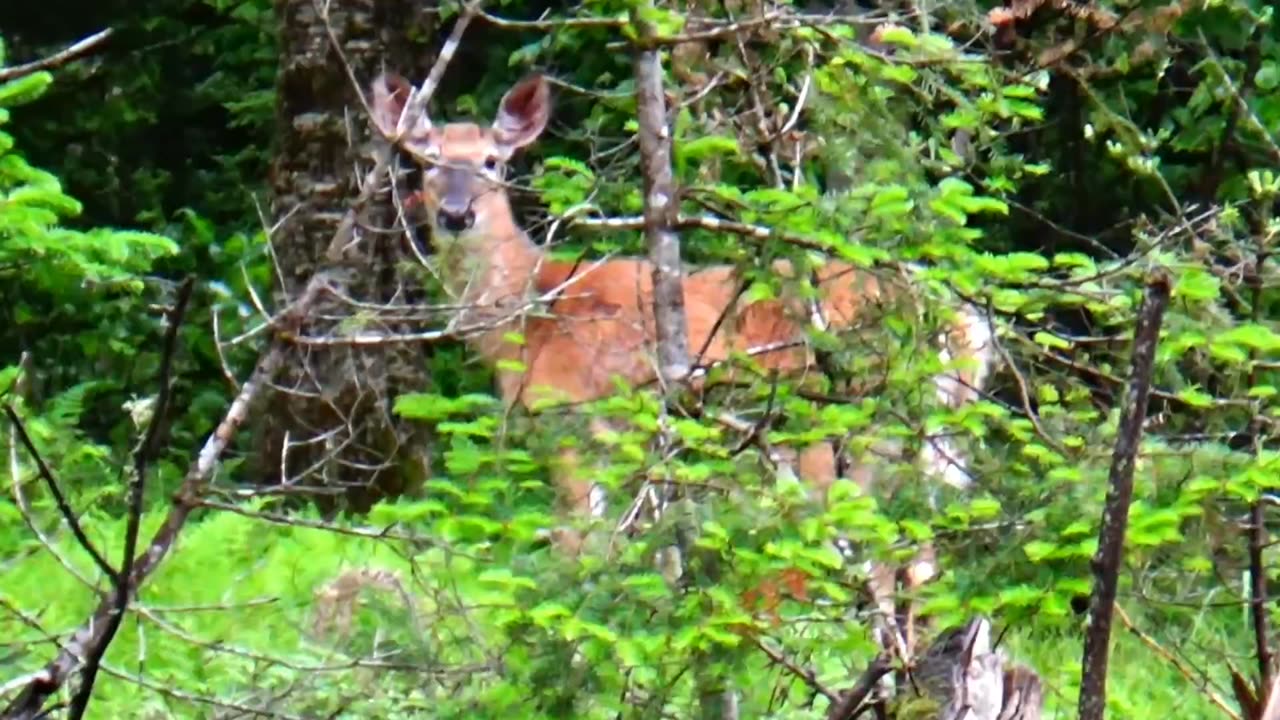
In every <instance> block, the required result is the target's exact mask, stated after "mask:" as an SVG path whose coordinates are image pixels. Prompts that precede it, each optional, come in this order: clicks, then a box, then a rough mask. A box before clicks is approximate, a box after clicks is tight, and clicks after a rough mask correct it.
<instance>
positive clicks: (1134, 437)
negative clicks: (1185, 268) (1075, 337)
mask: <svg viewBox="0 0 1280 720" xmlns="http://www.w3.org/2000/svg"><path fill="white" fill-rule="evenodd" d="M1171 292H1172V288H1171V284H1170V280H1169V276H1168V274H1167V273H1165V272H1164V271H1163V270H1157V271H1156V272H1155V274H1154V275H1153V276H1152V277H1151V278H1149V279H1148V281H1147V287H1146V291H1145V292H1144V294H1143V297H1142V307H1141V308H1139V310H1138V324H1137V327H1136V328H1135V329H1134V337H1133V360H1132V367H1131V369H1130V374H1129V391H1128V393H1127V396H1126V397H1125V402H1124V406H1123V407H1122V408H1121V410H1120V430H1119V437H1118V438H1117V439H1116V447H1115V452H1114V453H1113V454H1112V459H1111V472H1110V478H1109V480H1108V482H1109V485H1110V487H1109V488H1108V490H1107V499H1106V505H1105V506H1104V508H1103V511H1102V527H1101V529H1100V530H1099V533H1098V550H1097V552H1096V553H1095V554H1094V557H1093V561H1092V566H1093V577H1094V586H1093V596H1092V598H1091V600H1090V603H1089V625H1088V630H1087V631H1086V633H1085V641H1084V658H1083V660H1082V665H1083V669H1082V674H1081V678H1080V705H1079V708H1080V720H1102V717H1103V714H1104V712H1105V710H1106V705H1107V663H1108V660H1109V652H1110V641H1111V619H1112V614H1113V612H1114V609H1115V602H1116V586H1117V584H1118V581H1119V575H1120V562H1121V559H1122V557H1123V553H1124V536H1125V529H1126V528H1127V526H1128V524H1129V504H1130V503H1131V502H1132V500H1133V468H1134V460H1135V458H1136V456H1137V453H1138V443H1139V441H1140V440H1141V437H1142V428H1143V425H1144V424H1145V421H1146V416H1147V401H1148V399H1149V398H1150V395H1151V379H1152V372H1153V366H1154V364H1155V354H1156V346H1157V345H1158V344H1159V341H1160V324H1161V322H1162V321H1163V319H1164V311H1165V308H1166V307H1167V306H1168V304H1169V296H1170V294H1171Z"/></svg>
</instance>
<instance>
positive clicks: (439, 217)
mask: <svg viewBox="0 0 1280 720" xmlns="http://www.w3.org/2000/svg"><path fill="white" fill-rule="evenodd" d="M475 224H476V214H475V212H474V211H472V210H471V208H470V207H463V208H440V210H439V212H437V213H436V225H438V226H439V227H440V229H441V230H448V231H449V232H453V233H460V232H462V231H464V230H470V229H471V226H472V225H475Z"/></svg>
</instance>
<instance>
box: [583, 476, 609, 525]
mask: <svg viewBox="0 0 1280 720" xmlns="http://www.w3.org/2000/svg"><path fill="white" fill-rule="evenodd" d="M587 507H589V508H590V509H591V517H593V518H602V517H604V516H605V513H607V512H608V511H609V498H608V497H606V496H605V492H604V488H602V487H600V486H599V485H596V484H592V486H591V489H590V490H588V491H587Z"/></svg>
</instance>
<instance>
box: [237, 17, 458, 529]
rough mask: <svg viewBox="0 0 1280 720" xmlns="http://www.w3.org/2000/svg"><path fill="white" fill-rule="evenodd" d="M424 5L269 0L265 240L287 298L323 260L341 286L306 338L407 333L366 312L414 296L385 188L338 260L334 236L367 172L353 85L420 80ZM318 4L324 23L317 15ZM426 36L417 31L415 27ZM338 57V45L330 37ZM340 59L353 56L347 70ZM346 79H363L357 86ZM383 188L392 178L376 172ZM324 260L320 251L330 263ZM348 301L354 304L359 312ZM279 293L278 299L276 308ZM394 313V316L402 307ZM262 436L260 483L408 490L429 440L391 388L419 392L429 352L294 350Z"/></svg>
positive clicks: (335, 497)
mask: <svg viewBox="0 0 1280 720" xmlns="http://www.w3.org/2000/svg"><path fill="white" fill-rule="evenodd" d="M432 4H433V3H430V2H419V1H417V0H363V1H361V2H348V3H320V2H315V0H276V2H275V12H276V18H277V22H278V24H279V38H280V72H279V76H278V79H277V98H276V108H277V121H278V124H279V135H278V138H279V145H278V148H277V152H276V156H275V160H274V163H273V166H272V177H271V185H272V191H273V197H272V206H271V216H272V220H273V222H274V223H275V229H274V232H273V233H272V236H271V241H272V245H273V249H274V251H275V254H276V259H277V262H278V265H279V271H280V276H281V282H282V284H283V286H284V287H283V288H280V289H279V292H282V293H283V294H284V295H285V296H287V297H293V296H295V295H296V294H297V293H298V292H299V291H300V289H301V288H302V287H303V286H304V285H305V284H306V282H307V280H308V279H309V278H310V277H311V275H312V274H313V273H314V272H315V270H316V269H318V268H319V267H321V266H322V265H329V266H333V265H336V270H337V272H336V273H335V274H336V275H337V276H338V278H339V280H338V283H339V284H340V287H337V288H335V289H336V290H338V292H337V293H330V294H329V295H328V297H326V298H324V299H323V300H322V301H321V302H320V303H318V304H317V307H316V310H315V311H314V312H313V313H312V314H311V316H310V317H309V318H307V321H306V323H305V324H304V326H303V328H302V332H301V334H302V335H303V336H304V337H327V336H334V335H336V334H338V333H339V332H344V331H347V330H349V329H351V328H352V327H353V326H354V327H358V328H359V329H361V330H364V331H376V332H384V333H389V332H396V331H403V330H406V329H408V328H404V327H398V326H397V325H396V324H395V323H394V322H388V321H384V320H382V319H381V318H380V315H382V314H383V313H380V312H377V311H370V310H369V309H368V308H376V307H378V306H385V305H388V304H393V303H394V304H396V305H399V306H401V307H403V306H404V305H405V304H406V303H408V302H410V301H413V300H415V299H418V298H419V297H420V295H421V293H420V292H419V291H418V284H417V283H416V282H414V281H412V280H411V279H407V278H405V277H403V276H402V274H401V272H399V271H398V269H397V267H398V264H399V263H400V261H401V260H402V259H407V258H412V257H413V255H412V254H410V252H409V251H410V248H409V246H408V244H407V243H408V242H411V241H410V240H408V239H407V238H406V235H405V233H404V232H402V231H401V230H400V229H398V228H397V226H396V224H395V217H396V214H395V212H394V210H393V209H392V207H391V203H390V201H389V193H388V192H387V191H386V190H387V188H386V187H383V188H380V189H379V191H378V192H376V193H373V194H371V195H370V196H369V202H368V203H365V206H364V207H360V208H355V210H356V211H357V215H356V216H355V218H358V219H357V220H356V222H355V223H354V225H352V226H351V229H350V231H349V235H348V236H346V237H345V242H342V243H341V248H342V250H341V252H340V253H339V254H338V255H333V254H331V253H329V249H330V245H331V243H332V242H333V239H334V237H335V234H336V233H337V232H338V229H339V227H340V226H342V225H344V222H345V223H347V224H349V223H350V221H351V220H352V219H354V218H353V217H352V216H350V215H349V214H348V213H349V212H350V211H351V210H352V209H353V206H354V204H355V203H356V200H357V198H358V197H359V196H360V193H361V189H362V188H361V185H362V183H363V182H364V176H365V175H366V174H367V173H368V172H369V170H370V169H371V168H372V167H373V161H372V159H371V157H370V153H369V152H367V151H366V149H367V148H369V147H370V145H369V143H368V139H369V137H370V125H369V120H368V117H367V115H366V113H365V110H364V105H363V104H362V103H361V101H360V96H359V93H367V92H368V85H369V84H370V82H371V81H372V80H373V79H374V78H375V77H376V76H377V75H378V74H379V73H380V72H382V71H383V69H384V68H385V69H394V70H396V71H398V72H401V73H403V74H406V75H420V74H422V73H423V72H424V68H425V67H427V66H428V65H429V62H430V60H431V54H430V53H428V52H427V48H425V47H424V46H422V45H421V44H419V45H417V46H415V45H414V44H413V43H412V42H410V40H409V34H410V32H411V31H416V32H415V35H416V37H420V38H421V37H427V38H430V37H432V36H433V35H434V30H435V27H434V25H435V19H434V16H432V15H429V14H428V13H427V12H426V11H427V10H428V9H429V8H430V6H431V5H432ZM325 7H327V8H328V10H327V12H328V13H329V14H328V17H327V19H326V18H325V17H324V16H323V15H322V14H321V13H322V12H323V11H324V8H325ZM423 30H425V31H426V32H423ZM331 35H332V38H336V39H337V42H338V43H340V45H341V53H339V52H338V51H336V50H335V48H334V47H333V39H332V38H331ZM344 63H346V64H349V66H350V73H349V72H348V69H347V67H346V66H345V65H344ZM352 75H354V78H355V81H356V82H358V83H359V87H358V88H357V87H356V86H355V85H354V84H353V82H352V77H351V76H352ZM377 182H378V183H380V184H381V185H383V186H387V185H388V182H387V176H386V175H384V176H382V177H379V178H378V179H377ZM327 256H329V257H327ZM342 296H345V298H348V299H351V300H356V301H358V302H360V303H362V305H361V308H360V309H357V308H356V307H353V306H352V304H351V303H350V302H349V300H347V299H343V298H342ZM283 299H284V298H282V297H281V298H277V305H280V306H282V305H283V304H284V302H283ZM400 314H401V315H403V313H400ZM291 353H292V357H290V358H288V359H287V360H286V362H285V368H286V370H285V371H284V372H283V373H282V375H281V377H280V378H279V381H278V385H277V386H276V388H275V389H274V392H273V393H272V396H271V399H270V400H269V404H268V405H267V406H266V408H265V409H266V412H264V413H263V415H262V418H263V419H262V421H261V422H262V425H261V427H260V432H259V434H258V441H257V442H258V443H259V444H258V447H257V460H258V470H259V473H260V475H259V478H260V482H262V483H263V484H287V485H290V486H295V487H306V488H309V489H320V488H323V492H322V494H321V495H319V497H321V498H322V499H323V500H324V502H323V505H324V506H326V507H329V508H335V507H337V506H338V505H339V504H340V501H342V500H345V501H346V503H347V506H348V507H350V508H352V509H355V510H357V511H360V510H364V509H367V508H368V506H369V505H370V504H372V503H373V502H374V501H376V500H377V499H378V498H380V497H384V496H387V495H396V494H401V493H404V492H413V491H414V490H415V489H416V488H417V487H419V486H420V485H421V483H422V481H423V479H424V478H425V475H426V472H427V467H428V465H427V457H428V456H427V453H426V445H425V438H423V437H421V436H420V433H419V432H418V431H416V430H415V429H414V428H412V427H410V426H408V425H407V424H405V423H402V422H400V421H398V420H397V419H396V418H395V417H394V416H393V415H392V412H391V408H392V403H393V402H394V399H395V396H396V395H397V394H399V393H402V392H406V391H409V390H415V389H421V388H422V386H423V384H424V381H425V377H424V366H425V357H424V354H425V351H424V349H423V348H422V347H420V346H415V345H411V344H382V345H374V346H364V347H355V346H343V345H301V344H299V345H295V346H294V347H293V348H292V350H291Z"/></svg>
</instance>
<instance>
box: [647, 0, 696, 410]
mask: <svg viewBox="0 0 1280 720" xmlns="http://www.w3.org/2000/svg"><path fill="white" fill-rule="evenodd" d="M636 22H637V24H640V25H642V28H647V25H646V24H645V23H644V21H641V20H638V19H637V20H636ZM647 29H648V30H649V31H650V32H651V31H652V28H647ZM646 34H647V33H646ZM635 68H636V111H637V114H638V115H639V117H638V124H639V125H640V130H639V135H640V169H641V172H642V173H643V175H644V235H645V242H646V244H647V245H648V248H649V259H650V260H651V261H652V262H653V302H654V321H655V324H656V329H657V333H658V348H657V349H658V368H659V372H660V373H661V377H662V382H663V385H664V387H666V388H670V387H671V384H672V383H673V382H677V381H679V380H682V379H684V377H685V376H686V375H688V374H689V331H688V328H687V323H686V322H685V315H684V285H683V281H684V272H683V269H682V268H681V264H680V236H679V235H678V234H677V233H676V229H675V228H676V224H677V222H678V218H679V210H680V204H679V202H678V200H677V198H676V183H675V177H674V176H673V174H672V171H671V129H670V126H669V125H668V123H667V103H666V94H665V91H664V87H663V72H662V60H661V57H660V55H659V53H658V50H657V49H656V48H645V49H641V50H638V51H637V52H636V59H635Z"/></svg>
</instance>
